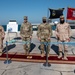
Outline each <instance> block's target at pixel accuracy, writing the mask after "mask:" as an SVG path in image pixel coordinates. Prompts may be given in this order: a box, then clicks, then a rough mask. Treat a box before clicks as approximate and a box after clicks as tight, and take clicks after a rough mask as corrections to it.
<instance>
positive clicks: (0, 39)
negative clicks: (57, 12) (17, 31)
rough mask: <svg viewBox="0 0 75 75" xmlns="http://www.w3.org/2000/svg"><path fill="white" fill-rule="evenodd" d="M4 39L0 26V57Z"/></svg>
mask: <svg viewBox="0 0 75 75" xmlns="http://www.w3.org/2000/svg"><path fill="white" fill-rule="evenodd" d="M4 37H5V32H4V28H3V27H2V26H1V25H0V56H1V55H2V50H3V40H4Z"/></svg>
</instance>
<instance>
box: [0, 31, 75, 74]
mask: <svg viewBox="0 0 75 75" xmlns="http://www.w3.org/2000/svg"><path fill="white" fill-rule="evenodd" d="M6 36H7V35H6ZM18 36H19V34H18ZM33 37H35V38H33V39H32V46H33V49H32V51H31V53H40V50H39V48H38V47H39V45H40V44H39V41H38V40H37V38H36V32H34V35H33ZM6 39H8V37H6V38H5V40H4V42H5V41H6ZM51 40H52V41H53V42H54V41H57V40H56V39H55V38H54V37H53V38H51ZM71 41H73V42H74V41H75V35H74V34H73V37H72V38H71ZM4 47H5V45H4ZM56 48H57V45H51V51H50V53H51V54H57V52H56V50H55V49H56ZM14 51H15V52H17V51H18V52H24V50H23V46H22V44H13V45H9V52H14ZM68 54H73V55H75V46H69V49H68ZM0 75H75V65H72V64H51V66H50V67H44V66H43V63H30V62H14V61H12V63H10V64H4V61H0Z"/></svg>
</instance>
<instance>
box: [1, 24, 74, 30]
mask: <svg viewBox="0 0 75 75" xmlns="http://www.w3.org/2000/svg"><path fill="white" fill-rule="evenodd" d="M2 26H3V28H4V31H6V29H7V25H2ZM33 26H35V25H33ZM20 27H21V25H18V31H20ZM55 29H56V26H55V25H53V26H52V30H55ZM71 29H75V26H71ZM36 30H37V28H33V31H36Z"/></svg>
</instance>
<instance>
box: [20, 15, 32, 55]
mask: <svg viewBox="0 0 75 75" xmlns="http://www.w3.org/2000/svg"><path fill="white" fill-rule="evenodd" d="M32 33H33V31H32V25H31V23H29V22H28V17H27V16H24V22H23V23H22V25H21V28H20V35H21V38H22V40H23V41H25V42H26V41H27V43H26V44H24V50H25V54H29V50H30V41H31V38H32Z"/></svg>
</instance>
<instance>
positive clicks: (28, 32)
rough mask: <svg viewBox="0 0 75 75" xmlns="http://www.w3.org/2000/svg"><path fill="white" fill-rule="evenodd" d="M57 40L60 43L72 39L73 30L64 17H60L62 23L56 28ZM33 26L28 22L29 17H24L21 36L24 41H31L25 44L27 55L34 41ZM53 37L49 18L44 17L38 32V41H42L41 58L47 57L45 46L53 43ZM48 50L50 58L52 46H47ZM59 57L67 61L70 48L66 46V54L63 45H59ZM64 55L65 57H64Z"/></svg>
mask: <svg viewBox="0 0 75 75" xmlns="http://www.w3.org/2000/svg"><path fill="white" fill-rule="evenodd" d="M55 32H56V38H57V40H58V42H69V41H70V37H71V28H70V25H69V24H68V23H66V22H65V18H64V16H63V15H61V16H60V22H59V23H58V24H57V26H56V30H55ZM32 34H33V30H32V25H31V23H29V22H28V17H27V16H24V22H23V23H22V25H21V28H20V35H21V38H22V40H23V41H29V42H28V43H27V44H24V50H25V54H26V55H28V54H29V50H30V44H31V42H30V41H31V39H32ZM51 36H52V28H51V25H50V24H49V23H48V22H47V18H46V17H43V18H42V23H41V24H40V25H38V30H37V37H38V40H39V41H40V43H41V42H42V43H41V45H40V49H41V57H44V56H45V52H44V51H45V47H44V46H45V44H44V42H47V43H50V42H51ZM47 50H48V57H49V52H50V45H49V44H48V46H47ZM58 51H59V55H58V58H59V59H60V58H62V59H64V60H68V59H67V52H68V46H67V45H64V52H63V50H62V45H61V44H59V50H58ZM63 53H64V55H63Z"/></svg>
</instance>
